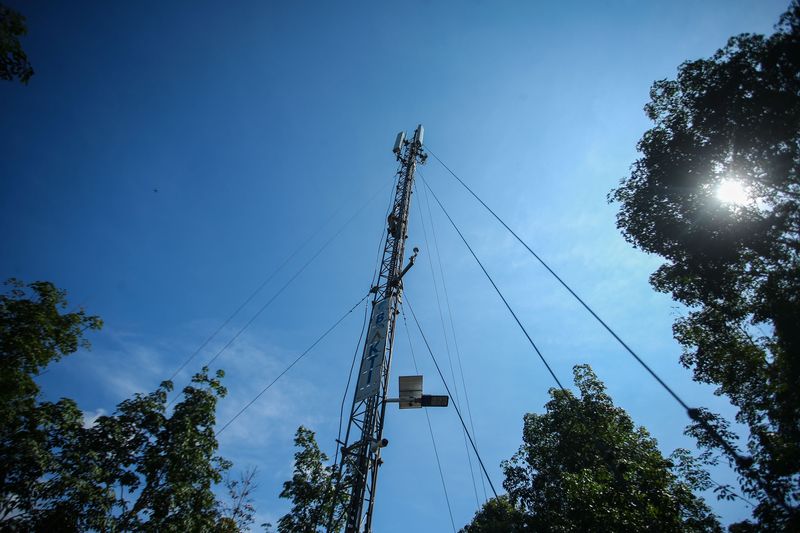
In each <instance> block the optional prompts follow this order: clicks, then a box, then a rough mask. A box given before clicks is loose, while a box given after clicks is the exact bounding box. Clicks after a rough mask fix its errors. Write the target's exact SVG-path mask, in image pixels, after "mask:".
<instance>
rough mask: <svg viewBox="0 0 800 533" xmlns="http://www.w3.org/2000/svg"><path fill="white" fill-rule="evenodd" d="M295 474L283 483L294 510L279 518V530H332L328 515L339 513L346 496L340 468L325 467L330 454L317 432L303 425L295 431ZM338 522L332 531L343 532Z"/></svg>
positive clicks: (296, 532)
mask: <svg viewBox="0 0 800 533" xmlns="http://www.w3.org/2000/svg"><path fill="white" fill-rule="evenodd" d="M294 445H295V446H296V447H297V448H298V451H297V452H296V453H295V454H294V474H293V475H292V479H290V480H289V481H286V482H285V483H284V484H283V490H282V491H281V494H280V497H281V498H287V499H290V500H292V509H291V511H289V512H288V513H287V514H285V515H284V516H283V517H281V519H280V520H279V521H278V532H279V533H315V532H317V531H328V529H327V524H328V518H329V516H332V515H339V514H340V511H341V509H342V508H343V506H344V503H345V499H346V495H344V494H337V493H336V490H335V487H334V481H335V479H336V475H335V473H336V467H335V466H333V465H329V466H325V462H326V461H327V460H328V456H327V455H325V453H324V452H322V451H321V450H320V449H319V446H318V445H317V441H316V439H315V438H314V432H313V431H311V430H310V429H307V428H304V427H303V426H300V427H299V428H297V432H296V433H295V438H294ZM340 526H341V524H335V525H334V526H333V528H332V529H331V530H330V531H339V530H340Z"/></svg>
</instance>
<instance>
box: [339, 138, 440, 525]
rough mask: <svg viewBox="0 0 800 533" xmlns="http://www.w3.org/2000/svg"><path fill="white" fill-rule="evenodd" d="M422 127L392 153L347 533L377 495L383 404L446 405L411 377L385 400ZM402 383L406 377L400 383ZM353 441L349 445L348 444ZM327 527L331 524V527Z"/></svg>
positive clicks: (349, 449) (344, 471) (346, 484)
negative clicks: (392, 184)
mask: <svg viewBox="0 0 800 533" xmlns="http://www.w3.org/2000/svg"><path fill="white" fill-rule="evenodd" d="M422 133H423V130H422V125H421V124H420V125H419V126H417V129H416V130H415V131H414V136H413V137H412V138H411V139H406V135H405V132H400V133H398V134H397V139H396V140H395V144H394V149H393V151H394V153H395V155H396V156H397V160H398V161H399V163H400V168H399V169H398V171H397V174H398V176H399V179H398V181H397V189H396V191H395V195H394V200H393V202H392V209H391V212H390V213H389V217H388V219H387V231H386V244H385V245H384V248H383V259H382V260H381V266H380V273H379V276H378V280H377V284H376V285H375V286H374V287H373V288H372V292H373V293H374V294H375V297H374V298H373V300H372V315H371V317H370V321H369V328H368V329H367V337H366V341H365V343H364V351H363V354H362V356H361V366H360V367H359V372H358V381H357V383H356V388H355V392H354V395H353V406H352V408H351V410H350V421H349V423H348V426H347V433H346V436H345V440H344V442H339V443H338V444H339V445H341V452H342V453H341V462H340V468H339V472H340V473H341V476H340V478H339V484H340V485H339V491H342V492H345V493H347V494H348V495H349V500H348V503H347V507H346V511H345V520H346V522H345V532H346V533H359V532H362V531H363V532H364V533H370V532H371V531H372V512H373V509H374V507H375V493H376V490H377V485H378V470H379V468H380V465H381V463H382V460H381V449H382V448H383V447H384V446H386V445H387V444H388V441H387V440H386V439H384V438H383V422H384V416H385V414H386V403H387V402H391V401H395V402H397V401H401V407H421V406H422V405H423V404H431V399H434V400H433V401H434V403H435V402H436V400H435V399H437V398H438V399H439V402H440V403H442V402H443V403H444V404H445V405H446V400H447V397H444V400H442V398H441V397H429V396H428V397H423V396H422V390H421V389H422V378H421V376H413V377H411V382H413V383H414V385H412V388H414V389H418V390H412V391H409V390H408V388H407V387H404V388H406V390H405V391H401V398H398V399H389V398H387V397H386V394H387V392H388V390H389V369H390V367H391V363H392V346H393V344H394V334H395V325H396V320H397V315H398V314H399V313H400V310H399V305H400V303H401V295H402V292H403V284H402V279H403V276H404V275H405V273H406V272H408V270H409V269H410V268H411V266H413V264H414V259H415V258H416V254H417V252H418V250H417V249H416V248H415V249H414V255H412V256H411V258H410V259H409V263H408V265H406V267H405V268H403V252H404V249H405V242H406V238H407V237H408V235H407V230H408V214H409V205H410V203H411V187H412V185H413V183H414V171H415V170H416V167H417V164H423V163H425V159H426V157H427V156H426V155H425V153H424V152H423V150H422ZM403 379H404V380H406V383H410V382H409V381H408V379H409V378H402V379H401V381H402V380H403ZM351 437H352V439H353V440H352V442H351ZM329 526H330V524H329Z"/></svg>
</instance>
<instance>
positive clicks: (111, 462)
mask: <svg viewBox="0 0 800 533" xmlns="http://www.w3.org/2000/svg"><path fill="white" fill-rule="evenodd" d="M9 285H10V287H11V289H10V291H9V293H8V294H4V295H0V420H2V425H0V521H2V529H3V530H12V531H14V530H19V531H87V530H91V531H132V530H135V531H175V532H179V531H180V532H182V531H211V530H215V529H223V526H224V530H225V531H237V530H238V529H237V526H238V525H239V524H243V523H245V522H246V521H247V517H248V515H247V512H248V509H247V508H246V506H245V507H244V511H243V512H242V509H243V508H242V503H243V502H242V501H240V502H239V504H240V505H239V509H240V511H239V512H238V513H232V514H230V515H228V514H226V513H225V508H224V507H223V504H222V503H221V502H220V501H218V500H217V498H216V496H215V494H214V493H213V491H212V487H213V485H215V484H217V483H219V482H220V481H221V480H222V473H223V472H225V471H226V470H228V469H229V468H230V463H229V462H228V461H226V460H224V459H222V458H220V457H218V456H216V455H215V454H216V450H217V440H216V436H215V433H214V423H215V416H214V413H215V409H216V403H217V400H218V399H219V398H221V397H223V396H224V395H225V388H224V387H223V386H222V384H221V382H220V379H221V378H222V376H223V374H222V371H218V372H217V374H216V375H215V376H214V377H210V376H209V375H208V369H207V368H204V369H203V370H202V372H200V373H198V374H197V375H195V376H194V378H193V379H192V383H191V384H190V385H188V386H187V387H185V388H184V389H183V396H182V399H181V400H180V401H179V402H178V403H176V404H175V406H174V409H173V410H172V413H171V414H168V413H167V394H168V392H169V391H171V390H172V383H171V382H169V381H165V382H163V383H162V384H161V386H159V387H158V389H157V390H156V391H155V392H153V393H150V394H136V395H134V397H133V398H130V399H128V400H125V401H123V402H122V403H120V404H119V405H118V406H117V409H116V411H115V412H114V413H113V415H110V416H101V417H99V418H97V419H96V420H95V421H94V423H93V424H92V425H91V427H86V426H85V425H84V419H83V412H82V411H81V410H80V409H79V408H78V406H77V405H76V404H75V402H74V401H72V400H69V399H66V398H64V399H61V400H60V401H59V402H56V403H51V402H40V401H39V395H40V390H39V386H38V385H37V384H36V382H35V381H34V379H33V377H34V376H36V375H37V374H39V373H40V372H41V370H42V369H43V368H45V367H46V366H47V365H48V364H49V363H51V362H54V361H57V360H59V359H61V358H62V357H63V356H65V355H69V354H70V353H73V352H75V351H76V350H77V349H78V347H79V346H83V347H86V348H88V346H89V345H88V342H87V341H86V340H85V339H84V338H83V333H84V331H85V330H86V329H98V328H100V326H101V322H100V320H99V319H98V318H97V317H93V316H87V315H86V314H85V313H84V312H83V310H80V311H77V312H70V313H62V311H61V310H62V309H65V308H66V305H67V303H66V300H65V295H64V292H63V291H59V290H57V289H56V288H55V287H54V286H53V285H52V284H50V283H46V282H36V283H31V284H30V285H28V286H27V287H25V286H24V285H23V284H22V283H20V282H19V281H16V280H11V281H10V282H9ZM231 519H232V521H231Z"/></svg>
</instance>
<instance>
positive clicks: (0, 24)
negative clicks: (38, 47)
mask: <svg viewBox="0 0 800 533" xmlns="http://www.w3.org/2000/svg"><path fill="white" fill-rule="evenodd" d="M26 33H28V28H27V27H26V26H25V17H23V16H22V15H20V14H19V13H18V12H17V11H14V10H13V9H9V8H7V7H6V6H4V5H2V4H0V79H3V80H8V81H10V80H13V79H14V78H18V79H19V81H21V82H22V83H28V80H30V79H31V76H33V67H31V63H30V61H28V56H27V55H26V54H25V52H24V51H23V50H22V45H20V43H19V38H20V37H21V36H23V35H25V34H26Z"/></svg>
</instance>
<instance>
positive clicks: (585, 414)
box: [463, 366, 721, 533]
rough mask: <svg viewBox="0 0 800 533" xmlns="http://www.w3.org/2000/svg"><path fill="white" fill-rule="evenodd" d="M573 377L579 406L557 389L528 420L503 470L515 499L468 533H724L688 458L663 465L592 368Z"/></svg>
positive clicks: (497, 505)
mask: <svg viewBox="0 0 800 533" xmlns="http://www.w3.org/2000/svg"><path fill="white" fill-rule="evenodd" d="M574 374H575V384H576V386H577V388H578V391H579V392H580V396H579V397H576V396H575V395H573V394H572V392H570V391H565V390H561V389H551V391H550V395H551V397H552V399H551V400H550V401H549V402H548V403H547V405H546V412H545V413H544V414H541V415H539V414H527V415H525V424H524V428H523V435H522V440H523V443H522V446H521V447H520V449H519V451H518V452H517V453H516V454H515V455H514V456H513V457H512V458H511V460H509V461H505V462H504V463H503V470H504V473H505V481H504V482H503V487H504V488H505V489H506V491H508V494H507V496H503V497H501V498H500V499H499V500H491V501H490V502H489V503H488V504H486V505H485V506H484V507H483V508H482V509H481V510H480V511H479V512H478V513H477V514H476V516H475V518H474V520H473V521H472V523H471V524H469V525H468V526H467V527H466V528H464V530H463V531H464V532H466V533H480V532H490V531H512V532H513V531H537V532H540V531H541V532H549V531H552V532H556V531H558V532H571V531H574V532H582V531H631V532H633V531H664V532H668V531H676V532H677V531H721V528H720V525H719V523H718V522H717V519H716V517H715V516H714V515H713V514H712V513H711V511H710V509H709V508H708V506H707V505H706V504H705V503H704V502H703V500H702V499H700V498H698V497H697V496H695V495H694V491H696V490H704V489H707V488H708V487H709V485H710V481H709V479H708V475H707V474H706V473H705V472H703V471H702V470H700V469H698V468H697V464H696V463H695V462H694V461H693V460H692V458H691V456H690V455H689V454H688V452H686V451H685V450H678V451H676V452H675V453H674V454H673V456H672V458H671V459H669V460H668V459H666V458H664V457H663V456H662V455H661V452H660V451H659V450H658V447H657V445H656V441H655V439H653V438H652V437H650V435H649V434H648V433H647V430H645V429H644V428H642V427H636V426H635V425H634V423H633V421H632V420H631V419H630V417H629V416H628V415H627V413H626V412H625V411H624V410H623V409H621V408H619V407H615V406H614V404H613V402H612V401H611V398H610V397H609V396H608V395H607V394H606V392H605V386H604V385H603V383H602V382H601V381H599V380H598V379H597V376H595V374H594V373H593V372H592V370H591V368H589V367H588V366H576V367H575V370H574Z"/></svg>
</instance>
